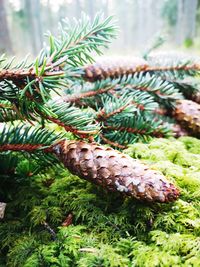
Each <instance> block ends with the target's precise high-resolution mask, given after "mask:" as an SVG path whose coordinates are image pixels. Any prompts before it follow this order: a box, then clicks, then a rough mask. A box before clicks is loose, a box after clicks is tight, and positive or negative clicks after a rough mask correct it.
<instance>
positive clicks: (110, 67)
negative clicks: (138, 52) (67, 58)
mask: <svg viewBox="0 0 200 267" xmlns="http://www.w3.org/2000/svg"><path fill="white" fill-rule="evenodd" d="M147 66H148V65H147V62H146V61H145V60H144V59H141V58H137V57H133V58H131V59H130V58H127V57H117V58H103V59H101V60H99V61H97V62H95V63H94V64H91V65H88V66H86V67H85V74H84V78H85V80H87V81H90V82H94V81H97V80H102V79H106V78H108V77H110V78H118V77H120V76H123V75H125V74H126V75H128V74H134V73H135V72H138V71H143V70H145V69H146V67H147Z"/></svg>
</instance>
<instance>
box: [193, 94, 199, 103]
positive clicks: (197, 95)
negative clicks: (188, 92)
mask: <svg viewBox="0 0 200 267" xmlns="http://www.w3.org/2000/svg"><path fill="white" fill-rule="evenodd" d="M192 100H193V101H194V102H196V103H198V104H200V91H198V92H196V93H195V94H193V95H192Z"/></svg>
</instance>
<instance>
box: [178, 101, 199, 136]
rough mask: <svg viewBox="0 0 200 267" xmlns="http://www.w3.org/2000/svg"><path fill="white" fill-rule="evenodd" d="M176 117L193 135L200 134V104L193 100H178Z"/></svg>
mask: <svg viewBox="0 0 200 267" xmlns="http://www.w3.org/2000/svg"><path fill="white" fill-rule="evenodd" d="M174 116H175V119H176V120H177V121H178V122H180V124H181V125H183V127H185V128H187V129H188V131H190V132H191V133H192V134H193V135H195V136H197V137H199V136H200V105H199V104H197V103H195V102H193V101H191V100H178V101H177V104H176V109H175V111H174Z"/></svg>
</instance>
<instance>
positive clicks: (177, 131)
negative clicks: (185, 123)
mask: <svg viewBox="0 0 200 267" xmlns="http://www.w3.org/2000/svg"><path fill="white" fill-rule="evenodd" d="M171 130H172V133H173V136H174V137H176V138H178V137H181V136H187V135H189V134H188V132H187V131H186V130H185V129H183V128H182V127H181V126H180V125H179V124H177V123H176V124H173V125H172V127H171Z"/></svg>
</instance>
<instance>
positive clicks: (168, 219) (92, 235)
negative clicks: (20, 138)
mask: <svg viewBox="0 0 200 267" xmlns="http://www.w3.org/2000/svg"><path fill="white" fill-rule="evenodd" d="M125 153H128V154H129V155H131V156H132V157H135V158H139V159H141V160H143V161H145V162H147V163H148V164H150V165H151V166H152V168H154V169H158V170H160V171H161V172H163V173H164V174H165V175H166V176H167V177H168V178H169V179H171V180H172V181H173V182H174V183H176V185H177V186H178V187H179V188H180V191H181V196H180V198H179V200H178V201H176V202H175V203H170V204H158V203H156V204H155V203H152V204H147V203H140V202H138V201H136V200H134V199H130V198H126V199H124V198H122V197H121V196H120V195H119V194H117V193H109V192H105V191H103V190H102V189H100V188H97V187H96V186H94V185H91V184H90V183H88V182H86V181H83V180H81V179H79V178H78V177H76V176H73V175H71V174H70V173H69V172H67V171H66V170H64V169H63V168H62V167H60V166H55V167H54V168H49V169H47V170H44V171H40V172H39V173H37V174H35V175H34V171H33V170H34V169H35V168H36V163H34V162H33V161H31V160H29V159H23V160H22V159H21V158H20V160H19V161H17V160H16V163H15V165H16V168H15V172H14V174H13V175H12V177H10V175H1V176H0V188H1V190H2V191H1V195H2V196H3V200H4V201H7V202H8V205H7V209H6V216H5V218H4V220H2V221H1V223H0V251H1V252H0V266H11V267H15V266H17V267H18V266H19V267H21V266H25V267H38V266H41V267H43V266H44V267H45V266H52V267H54V266H63V267H67V266H70V267H71V266H72V267H73V266H80V267H90V266H91V267H97V266H98V267H100V266H102V267H104V266H105V267H126V266H130V267H132V266H138V267H156V266H158V267H160V266H165V267H169V266H173V267H174V266H185V267H188V266H195V267H198V266H200V237H199V236H200V141H199V140H197V139H195V138H191V137H182V138H180V139H179V140H174V139H171V140H167V139H153V140H152V141H151V142H150V143H149V144H140V143H137V144H134V145H131V146H129V148H128V149H127V150H126V151H125ZM11 178H12V179H11ZM6 185H7V186H6ZM5 192H6V193H5ZM66 217H68V220H67V222H66V223H65V226H62V223H63V221H64V220H65V219H66ZM70 217H72V221H70ZM45 223H47V224H48V225H49V226H50V227H51V229H53V231H54V232H55V233H54V232H52V231H51V229H50V228H48V225H46V227H45ZM66 224H70V225H68V226H67V225H66Z"/></svg>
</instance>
